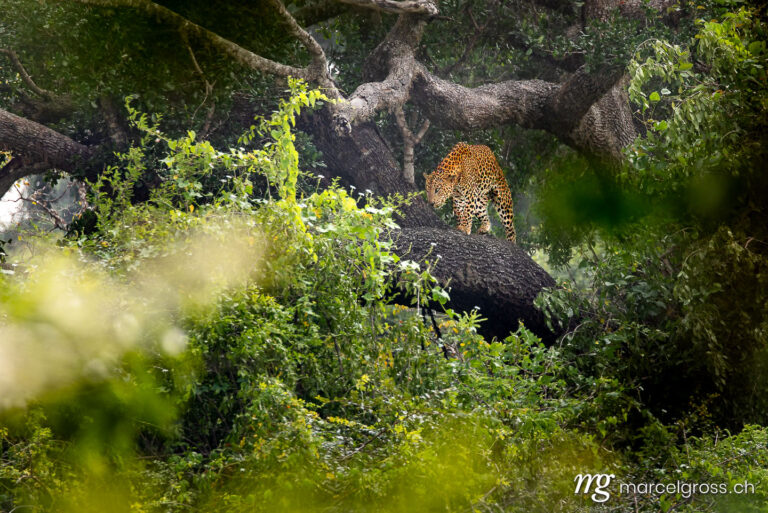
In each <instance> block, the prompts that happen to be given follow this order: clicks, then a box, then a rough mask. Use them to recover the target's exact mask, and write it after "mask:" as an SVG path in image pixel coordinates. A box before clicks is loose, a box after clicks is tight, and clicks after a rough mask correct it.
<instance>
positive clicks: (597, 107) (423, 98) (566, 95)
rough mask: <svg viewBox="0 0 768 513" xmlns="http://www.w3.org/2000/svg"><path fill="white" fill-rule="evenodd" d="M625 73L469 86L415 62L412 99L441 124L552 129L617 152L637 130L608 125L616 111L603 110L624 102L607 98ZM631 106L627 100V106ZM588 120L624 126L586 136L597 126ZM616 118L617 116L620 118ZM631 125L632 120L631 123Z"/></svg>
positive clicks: (603, 152) (592, 147) (572, 140)
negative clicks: (614, 133)
mask: <svg viewBox="0 0 768 513" xmlns="http://www.w3.org/2000/svg"><path fill="white" fill-rule="evenodd" d="M621 77H622V73H621V72H618V71H614V70H608V71H604V72H601V73H597V74H590V73H587V72H586V71H585V70H584V68H581V69H580V70H579V71H577V72H576V73H575V74H574V75H573V76H572V77H571V78H570V79H569V80H568V81H567V82H565V83H563V84H556V83H553V82H545V81H543V80H509V81H506V82H500V83H496V84H486V85H482V86H480V87H475V88H468V87H464V86H462V85H459V84H456V83H453V82H449V81H447V80H443V79H441V78H439V77H437V76H435V75H433V74H432V73H430V72H429V71H428V70H427V69H426V67H424V66H423V65H422V64H420V63H417V64H416V65H415V71H414V78H413V86H412V89H411V100H412V101H413V102H414V103H415V104H416V105H417V106H418V107H419V109H420V110H421V112H422V113H423V114H424V115H425V116H426V117H427V118H429V120H430V121H432V123H433V124H434V125H435V126H437V127H439V128H443V129H454V130H477V129H483V128H489V127H494V126H500V125H505V124H510V123H512V124H516V125H519V126H522V127H523V128H531V129H542V130H547V131H549V132H551V133H552V134H554V135H556V136H557V137H558V138H560V139H561V140H562V141H563V142H565V143H567V144H570V145H571V146H574V147H575V148H576V149H578V150H581V151H584V152H587V153H590V154H597V155H600V156H608V157H611V158H613V157H617V156H618V154H619V150H620V149H621V146H617V143H619V144H627V143H628V142H631V140H632V137H633V134H625V133H624V132H626V130H628V129H627V128H626V127H619V126H616V127H610V126H609V125H607V124H606V123H605V121H606V120H608V119H613V118H614V116H605V115H602V112H601V111H602V110H603V109H606V108H608V107H609V105H608V103H610V108H611V109H613V108H622V107H621V106H617V105H615V102H605V103H601V102H603V98H605V97H606V95H609V96H610V98H611V99H612V100H613V99H615V97H614V96H613V93H612V92H611V90H612V89H613V88H614V86H615V85H616V84H617V82H619V80H620V79H621ZM623 109H624V110H627V111H628V102H627V103H626V104H625V106H624V107H623ZM590 112H591V114H592V115H591V116H590V117H589V120H592V121H593V122H594V121H597V120H598V119H599V120H602V121H603V124H602V125H601V127H602V128H603V129H605V130H608V129H610V130H617V131H619V132H621V134H620V136H619V137H611V138H606V139H604V140H600V137H601V136H603V135H607V134H605V133H602V132H601V133H596V134H594V135H595V137H587V136H586V135H585V134H583V133H582V132H583V131H588V130H590V129H591V128H593V123H592V122H589V121H588V122H587V123H586V124H585V123H583V120H584V119H585V117H587V113H590ZM616 121H619V120H618V119H616ZM629 126H630V127H631V123H630V124H629Z"/></svg>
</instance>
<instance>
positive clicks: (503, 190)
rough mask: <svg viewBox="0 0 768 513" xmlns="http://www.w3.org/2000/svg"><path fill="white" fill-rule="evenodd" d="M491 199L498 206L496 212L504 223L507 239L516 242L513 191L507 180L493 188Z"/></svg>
mask: <svg viewBox="0 0 768 513" xmlns="http://www.w3.org/2000/svg"><path fill="white" fill-rule="evenodd" d="M491 200H492V201H493V204H494V205H495V206H496V212H498V214H499V217H500V218H501V222H502V223H503V224H504V228H505V230H506V232H507V239H508V240H510V241H512V242H515V241H516V239H517V236H516V234H515V214H514V213H513V211H512V193H511V192H510V191H509V187H508V186H507V184H506V182H505V183H504V184H502V185H499V186H498V187H496V188H495V189H494V190H493V192H492V193H491Z"/></svg>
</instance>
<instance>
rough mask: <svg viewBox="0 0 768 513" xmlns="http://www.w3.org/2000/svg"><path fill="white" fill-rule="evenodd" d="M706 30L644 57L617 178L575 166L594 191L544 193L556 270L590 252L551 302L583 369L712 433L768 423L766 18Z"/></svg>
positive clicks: (653, 44)
mask: <svg viewBox="0 0 768 513" xmlns="http://www.w3.org/2000/svg"><path fill="white" fill-rule="evenodd" d="M698 27H699V31H698V33H697V34H696V35H695V37H694V38H693V39H692V43H691V44H690V45H689V46H685V45H675V44H671V43H668V42H666V41H659V40H655V41H653V40H652V41H649V42H648V43H646V44H645V45H642V46H641V47H640V49H639V50H638V54H637V56H636V59H635V60H634V61H633V62H632V65H631V67H630V72H631V74H632V82H631V84H630V88H629V92H630V96H631V98H632V99H633V100H634V101H635V102H636V103H637V105H638V107H639V110H638V114H639V115H641V116H642V118H643V120H644V122H645V123H646V125H647V127H648V130H647V133H646V134H645V136H644V137H641V138H638V140H637V141H636V142H635V144H634V145H633V146H632V147H631V148H629V150H628V152H627V155H628V164H627V165H626V166H625V167H624V168H623V169H622V170H621V171H620V173H619V176H618V178H617V179H613V178H607V177H606V176H605V173H604V172H602V173H601V172H598V173H592V174H590V173H589V172H582V173H581V174H580V175H579V174H578V173H573V172H569V171H570V169H567V170H566V171H564V172H563V173H562V175H561V176H562V177H563V178H562V180H563V181H564V182H565V183H567V184H569V185H571V184H574V183H575V182H576V181H578V180H583V179H584V178H585V177H586V178H587V183H586V185H585V184H582V185H580V186H573V187H571V188H569V189H564V188H563V187H559V186H558V183H557V182H556V181H553V182H550V185H549V187H550V188H551V189H552V190H553V191H554V192H549V191H546V189H545V191H546V192H548V195H544V196H543V198H544V200H543V201H542V203H541V205H542V210H543V212H544V219H545V223H544V228H545V236H546V237H549V238H550V239H551V240H553V241H555V242H558V243H560V244H561V247H560V249H561V251H560V252H559V253H555V254H554V256H556V257H559V259H558V260H555V262H556V263H560V264H561V265H562V264H563V263H565V262H567V261H568V259H569V258H570V250H571V248H573V247H574V246H576V247H577V248H578V247H579V245H582V246H581V247H580V248H579V251H578V252H579V254H580V255H579V257H578V258H577V259H576V261H575V264H576V265H575V266H574V267H575V269H573V268H572V269H571V272H572V273H574V274H576V275H578V280H577V281H576V280H573V276H572V277H571V280H569V281H568V282H567V283H566V284H565V286H564V287H563V288H562V289H559V290H555V291H552V292H551V293H549V294H548V295H546V297H542V298H540V300H539V301H540V304H541V305H542V307H544V308H545V309H546V310H548V311H549V312H550V316H551V319H552V321H553V322H560V323H561V325H562V326H564V327H565V328H566V329H567V331H568V334H567V335H566V336H565V338H564V342H565V343H566V347H567V348H568V352H572V354H575V355H579V356H580V357H586V358H584V359H581V360H579V362H580V363H579V367H580V369H582V370H583V371H584V372H587V373H588V374H591V375H607V376H611V377H614V378H616V379H618V381H619V382H621V383H622V384H624V385H626V386H627V387H628V388H629V389H637V390H638V391H639V394H638V397H639V398H640V401H641V403H642V405H643V407H645V408H649V409H650V410H651V411H652V412H653V413H654V414H655V415H657V416H660V417H661V418H663V419H665V420H667V421H669V420H671V419H674V420H676V421H680V422H682V423H684V424H685V425H687V426H688V428H689V429H693V430H704V431H706V430H709V429H711V428H712V426H713V425H717V426H728V427H733V428H738V427H739V426H740V425H742V424H743V423H749V422H757V423H760V424H763V423H765V422H766V417H765V411H767V410H766V408H765V404H766V400H767V399H768V396H766V394H765V390H766V389H765V386H764V383H765V380H766V377H767V376H768V375H767V374H766V369H767V367H766V365H767V364H768V358H767V355H766V350H767V349H768V346H766V343H767V342H768V331H766V324H765V319H766V317H767V315H766V314H768V310H767V309H766V305H768V297H766V294H765V291H766V288H765V276H766V270H768V267H766V266H767V265H768V259H767V254H766V246H765V244H764V243H763V242H762V241H765V240H766V236H767V235H768V233H767V232H766V230H765V227H766V224H765V214H766V211H765V208H766V204H765V199H764V198H765V191H766V187H767V186H768V182H766V179H765V172H764V170H765V162H766V153H765V148H766V147H768V146H767V143H768V141H766V133H768V132H766V126H765V120H766V119H768V117H766V114H767V112H766V106H768V103H766V99H767V98H768V97H766V88H765V87H764V82H765V80H766V75H765V63H766V55H765V52H764V50H763V44H762V41H763V40H764V39H765V36H766V26H765V23H764V21H763V20H762V19H761V18H759V17H758V16H757V15H756V13H754V12H751V11H748V10H746V9H740V10H737V11H735V12H728V13H724V14H723V15H722V19H721V21H717V20H710V21H703V20H701V21H700V22H699V23H698ZM641 56H642V57H641ZM694 63H695V64H694ZM574 176H579V178H578V179H574V178H573V177H574ZM592 176H596V177H598V180H597V181H595V180H594V178H593V179H592V181H590V177H592ZM595 184H598V185H599V184H603V187H602V188H601V187H597V186H595ZM605 184H607V185H605ZM601 189H602V190H604V191H608V192H610V194H609V195H600V194H599V191H601ZM606 196H610V198H611V201H603V200H604V198H605V197H606ZM590 198H591V200H590ZM547 202H549V203H547ZM590 202H591V205H589V203H590ZM579 206H581V207H582V208H581V209H579V208H578V207H579ZM617 207H619V208H617ZM590 208H591V209H595V208H597V209H598V210H599V212H594V211H593V210H590ZM622 211H623V212H624V213H623V214H622ZM603 214H610V215H609V216H608V217H607V218H608V220H609V222H606V221H605V219H606V216H604V215H603ZM569 219H570V220H571V221H572V222H570V223H569V222H568V220H569ZM548 223H549V224H548ZM558 230H559V231H558ZM544 240H546V239H544ZM758 241H761V242H758ZM553 247H555V248H558V246H555V245H553ZM702 410H706V412H707V414H706V415H704V416H702V415H699V413H697V412H700V411H702Z"/></svg>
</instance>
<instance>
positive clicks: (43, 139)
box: [0, 109, 93, 196]
mask: <svg viewBox="0 0 768 513" xmlns="http://www.w3.org/2000/svg"><path fill="white" fill-rule="evenodd" d="M0 150H3V151H10V152H12V153H13V155H14V158H13V160H12V161H11V162H10V163H9V164H6V166H5V167H3V168H2V169H0V196H2V195H4V194H5V193H6V192H7V191H8V189H10V187H11V186H12V185H13V183H14V182H15V181H16V180H18V179H19V178H22V177H24V176H27V175H30V174H35V173H40V172H41V171H44V170H46V169H51V168H56V169H61V170H63V171H70V172H72V171H77V170H81V169H90V168H91V167H92V163H91V162H90V159H91V157H92V156H93V151H92V149H91V148H89V147H87V146H84V145H82V144H80V143H78V142H77V141H74V140H73V139H70V138H69V137H67V136H65V135H63V134H60V133H59V132H56V131H55V130H51V129H50V128H48V127H46V126H44V125H41V124H40V123H36V122H34V121H30V120H28V119H25V118H22V117H19V116H17V115H15V114H11V113H10V112H8V111H5V110H3V109H0Z"/></svg>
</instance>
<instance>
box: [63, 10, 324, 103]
mask: <svg viewBox="0 0 768 513" xmlns="http://www.w3.org/2000/svg"><path fill="white" fill-rule="evenodd" d="M74 1H76V2H79V3H82V4H87V5H95V6H100V7H112V8H115V7H129V8H133V9H137V10H140V11H143V12H144V13H146V14H149V15H151V16H154V17H155V18H157V19H158V20H159V21H161V22H163V23H166V24H168V25H171V26H173V27H176V29H177V30H178V31H179V32H180V33H181V34H182V35H183V36H185V37H187V38H198V39H200V40H202V41H205V42H207V43H209V44H210V45H211V46H213V47H214V48H216V49H217V50H219V51H220V52H222V53H223V54H225V55H228V56H229V57H230V58H232V59H233V60H235V61H236V62H238V63H240V64H241V65H243V66H245V67H247V68H250V69H253V70H255V71H262V72H264V73H268V74H271V75H277V76H281V77H289V76H291V77H296V78H302V79H304V80H307V81H310V82H317V83H319V84H320V85H321V86H323V87H324V88H326V89H327V93H326V94H328V95H329V96H333V97H336V96H337V95H338V93H337V92H336V88H335V86H334V85H333V81H332V80H331V78H330V76H329V74H328V70H327V62H326V59H325V54H324V52H323V49H322V48H321V47H320V45H319V44H318V43H317V41H315V39H314V38H313V37H312V36H311V35H309V33H307V32H306V31H305V30H304V29H302V28H301V27H300V26H299V24H298V23H297V22H296V20H295V19H294V18H293V17H292V16H291V15H290V13H288V11H287V10H286V9H285V6H283V4H282V3H280V1H279V0H268V1H269V2H270V4H272V6H273V7H274V8H275V9H276V10H277V12H278V14H280V16H281V17H282V18H283V20H284V21H285V23H286V25H287V26H288V28H289V30H290V32H291V34H292V35H293V36H294V37H296V38H297V39H298V40H299V41H301V43H302V44H303V45H304V46H305V47H306V49H307V51H308V52H309V54H310V55H311V57H312V63H311V64H310V65H309V66H306V67H304V68H297V67H294V66H289V65H286V64H282V63H279V62H276V61H273V60H271V59H267V58H265V57H262V56H261V55H258V54H256V53H254V52H252V51H250V50H247V49H245V48H243V47H242V46H240V45H238V44H237V43H234V42H233V41H230V40H228V39H225V38H223V37H221V36H220V35H218V34H216V33H215V32H212V31H210V30H208V29H206V28H204V27H202V26H200V25H198V24H196V23H193V22H192V21H190V20H188V19H187V18H184V17H183V16H181V15H179V14H177V13H176V12H174V11H172V10H170V9H168V8H167V7H164V6H162V5H159V4H157V3H155V2H152V1H151V0H74Z"/></svg>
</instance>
